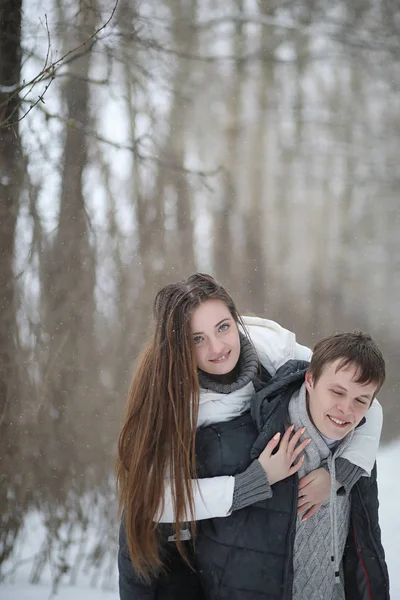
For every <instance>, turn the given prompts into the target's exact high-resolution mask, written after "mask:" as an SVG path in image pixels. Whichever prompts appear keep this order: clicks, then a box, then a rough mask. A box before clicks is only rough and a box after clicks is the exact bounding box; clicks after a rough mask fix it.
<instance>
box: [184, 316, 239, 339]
mask: <svg viewBox="0 0 400 600" xmlns="http://www.w3.org/2000/svg"><path fill="white" fill-rule="evenodd" d="M229 320H230V317H225V319H222V321H218V323H217V324H216V325H214V327H218V326H219V325H221V323H223V322H224V321H229ZM202 333H204V331H193V333H192V335H200V334H202Z"/></svg>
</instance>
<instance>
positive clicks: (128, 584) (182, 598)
mask: <svg viewBox="0 0 400 600" xmlns="http://www.w3.org/2000/svg"><path fill="white" fill-rule="evenodd" d="M169 533H172V526H171V527H170V526H168V525H162V526H159V535H160V543H161V545H162V548H163V562H164V565H165V569H164V571H163V572H162V573H161V574H160V575H159V576H158V577H154V578H153V580H152V581H151V582H150V583H147V582H144V581H143V580H141V579H140V578H139V577H138V576H137V575H136V573H135V570H134V569H133V566H132V562H131V559H130V557H129V552H128V547H127V543H126V534H125V525H124V519H122V521H121V527H120V531H119V550H118V571H119V597H120V599H121V600H203V598H204V596H203V593H202V589H201V587H200V582H199V578H198V575H197V573H196V572H195V571H194V570H192V569H190V568H189V566H188V565H187V564H186V563H185V562H184V561H183V559H182V557H181V556H180V554H179V552H178V550H177V547H176V544H175V543H174V542H168V541H167V538H168V534H169ZM184 545H185V550H186V552H187V554H188V556H189V558H191V559H192V561H193V549H192V546H191V542H184Z"/></svg>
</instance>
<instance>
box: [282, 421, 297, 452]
mask: <svg viewBox="0 0 400 600" xmlns="http://www.w3.org/2000/svg"><path fill="white" fill-rule="evenodd" d="M293 429H294V425H291V426H290V427H288V428H287V429H286V431H285V433H284V434H283V437H282V441H281V445H280V448H279V450H282V452H287V451H288V444H289V441H290V436H291V435H292V432H293Z"/></svg>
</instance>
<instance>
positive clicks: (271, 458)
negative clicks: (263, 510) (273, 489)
mask: <svg viewBox="0 0 400 600" xmlns="http://www.w3.org/2000/svg"><path fill="white" fill-rule="evenodd" d="M293 428H294V426H293V425H292V426H291V427H289V429H287V430H286V432H285V434H284V435H283V437H282V439H281V440H280V437H281V435H280V433H277V434H276V435H274V437H273V438H272V440H270V441H269V442H268V444H267V445H266V446H265V449H264V450H263V451H262V452H261V454H260V456H259V457H258V460H259V462H260V464H261V466H262V468H263V469H264V471H265V472H266V474H267V477H268V481H269V484H270V485H274V483H277V482H278V481H282V479H286V477H290V476H291V475H294V474H295V473H297V471H298V470H299V469H300V467H301V465H302V463H303V459H304V457H303V456H302V457H300V458H299V460H298V461H297V463H295V460H296V458H297V457H298V456H299V454H300V453H301V452H303V450H304V448H305V447H306V446H307V445H308V444H309V443H310V441H311V440H310V439H309V438H307V439H306V440H304V441H303V442H301V443H300V444H298V441H299V439H300V436H301V435H302V434H303V433H304V431H305V427H303V428H302V429H298V430H297V431H296V433H295V434H293V435H292V433H293ZM291 436H292V437H291ZM279 440H280V443H279ZM278 444H279V450H278V451H277V452H276V453H275V454H272V452H273V451H274V450H275V448H276V447H277V445H278ZM297 444H298V445H297ZM294 463H295V464H294Z"/></svg>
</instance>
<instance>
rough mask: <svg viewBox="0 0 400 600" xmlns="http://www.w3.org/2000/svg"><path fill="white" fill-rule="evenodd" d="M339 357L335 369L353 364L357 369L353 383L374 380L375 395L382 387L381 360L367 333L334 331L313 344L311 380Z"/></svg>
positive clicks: (383, 370) (319, 375)
mask: <svg viewBox="0 0 400 600" xmlns="http://www.w3.org/2000/svg"><path fill="white" fill-rule="evenodd" d="M337 360H339V361H340V362H339V364H338V365H337V367H336V371H339V370H340V369H345V368H346V367H348V366H349V365H354V367H355V368H356V369H357V378H356V379H355V381H356V383H361V384H366V385H367V384H369V383H376V390H375V394H376V393H377V392H378V391H379V390H380V388H381V387H382V385H383V383H384V381H385V377H386V369H385V359H384V358H383V355H382V352H381V351H380V350H379V348H378V346H377V344H376V342H375V341H374V340H373V339H372V337H371V336H370V335H369V334H368V333H363V332H362V331H354V332H352V333H350V332H348V333H336V334H334V335H330V336H328V337H326V338H324V339H322V340H320V341H319V342H317V343H316V345H315V347H314V352H313V356H312V359H311V364H310V368H309V371H310V373H311V375H312V377H313V380H314V383H316V382H317V381H318V379H319V378H320V377H321V375H322V372H323V370H324V368H325V366H326V365H327V364H329V363H332V362H335V361H337Z"/></svg>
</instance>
